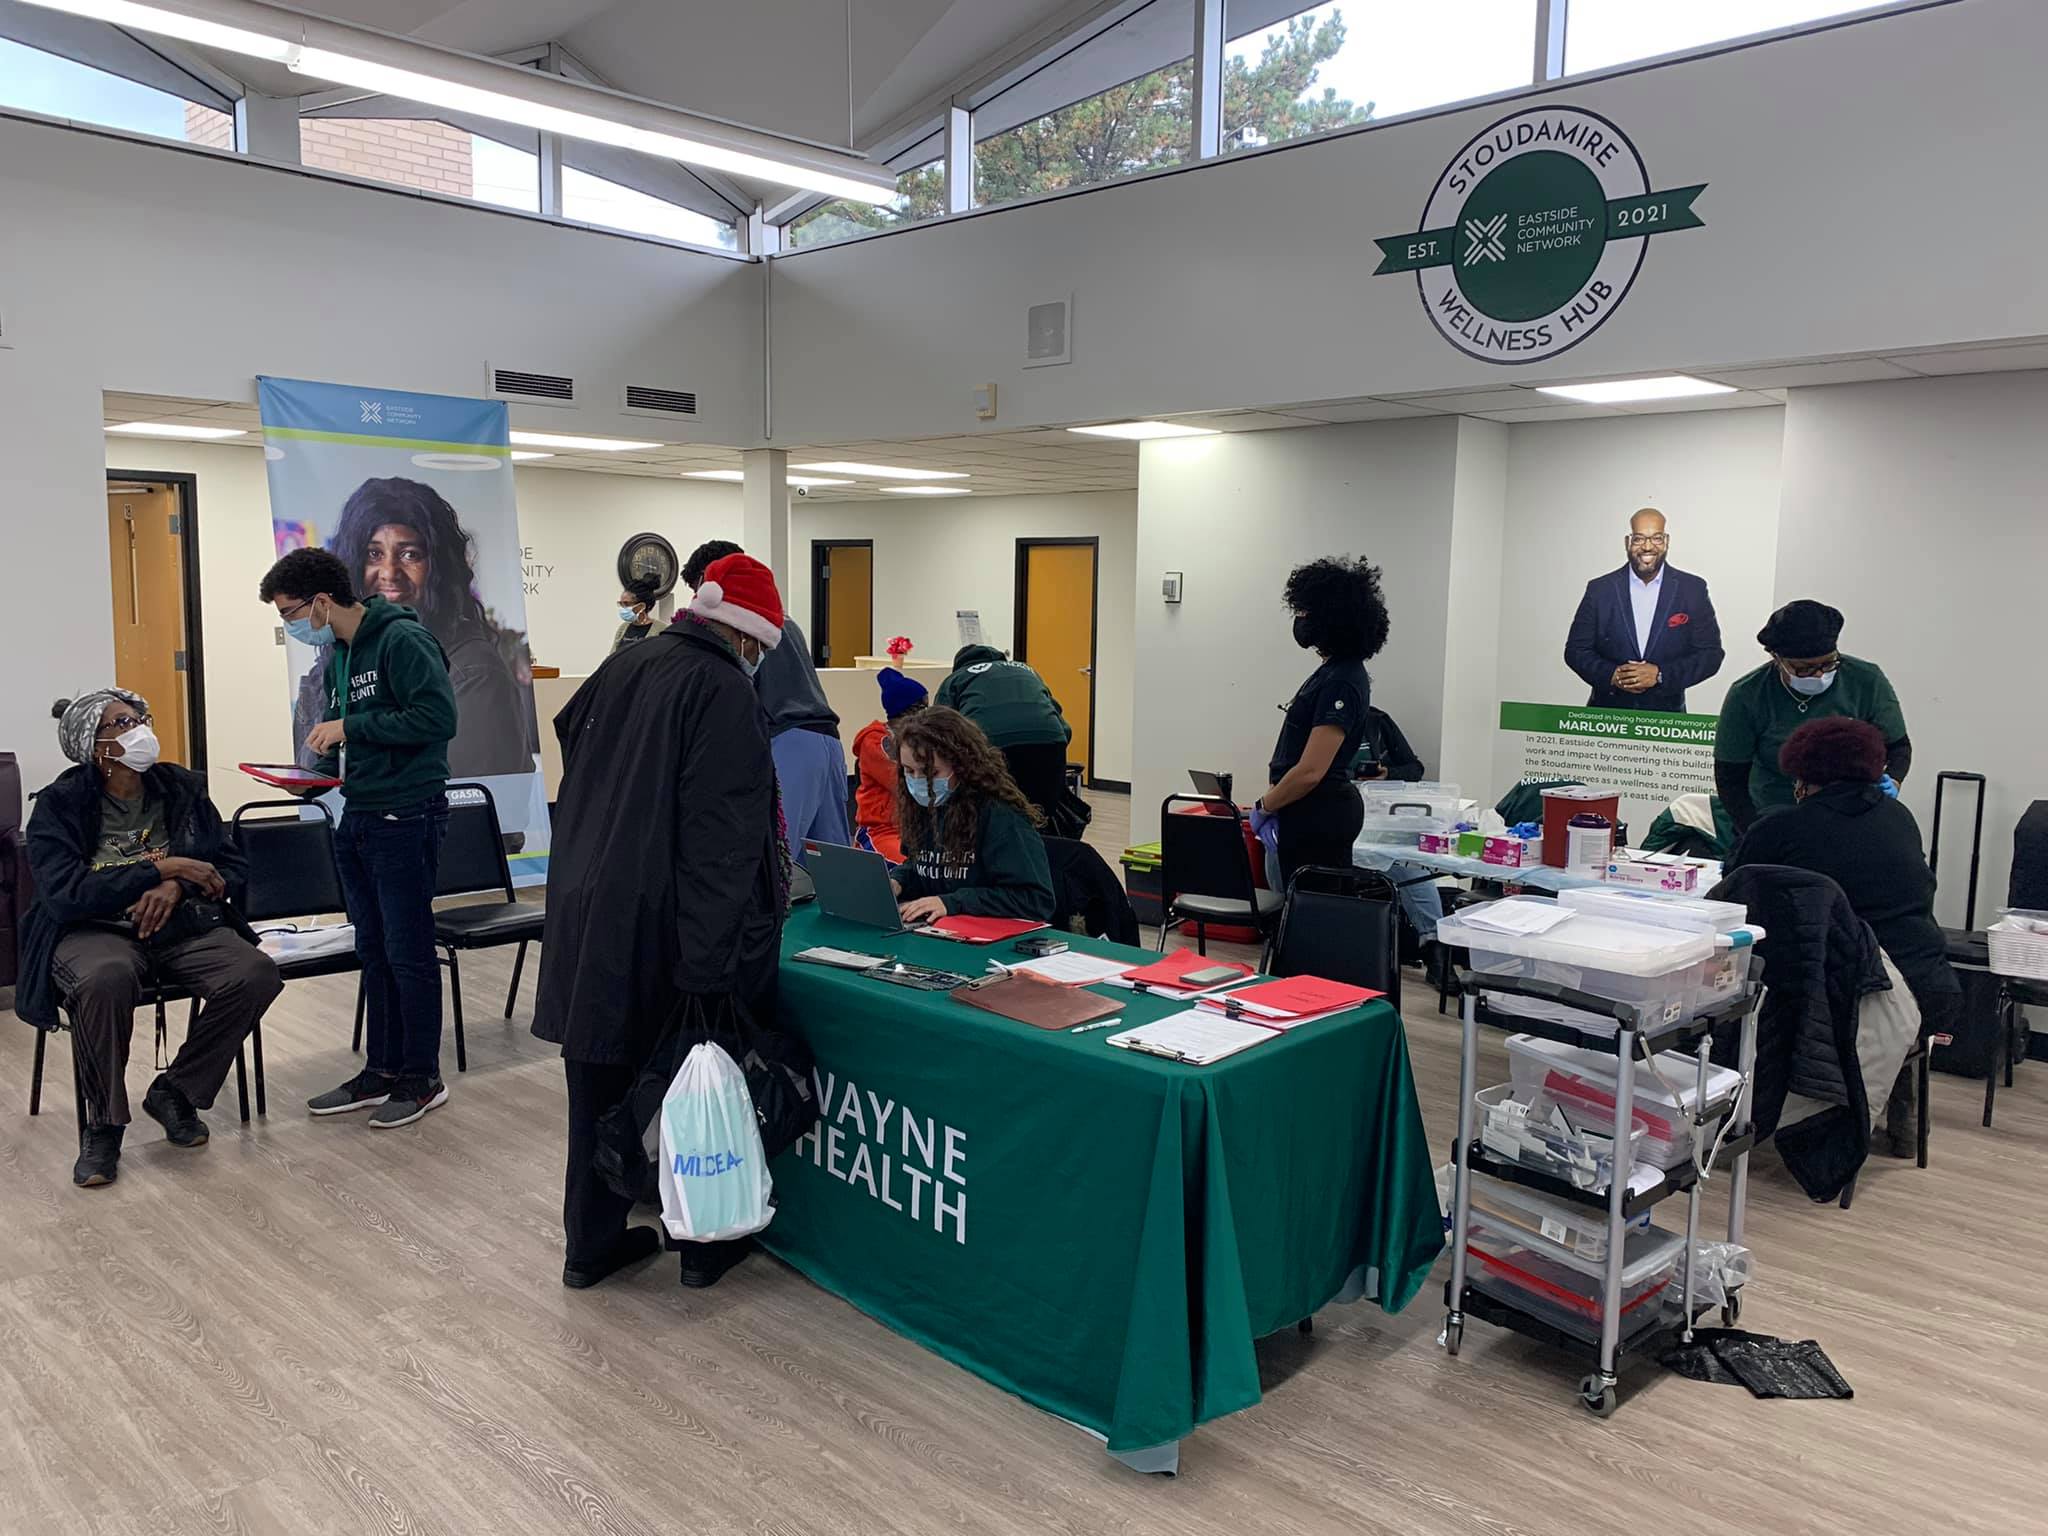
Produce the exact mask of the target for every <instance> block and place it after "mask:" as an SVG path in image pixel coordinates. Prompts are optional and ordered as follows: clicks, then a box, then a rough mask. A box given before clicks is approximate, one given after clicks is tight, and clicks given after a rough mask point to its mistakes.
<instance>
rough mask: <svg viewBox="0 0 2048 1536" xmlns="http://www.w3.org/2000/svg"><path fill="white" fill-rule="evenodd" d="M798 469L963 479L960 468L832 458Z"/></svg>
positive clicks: (867, 477)
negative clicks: (822, 462) (923, 467)
mask: <svg viewBox="0 0 2048 1536" xmlns="http://www.w3.org/2000/svg"><path fill="white" fill-rule="evenodd" d="M797 468H798V469H802V470H822V471H823V472H824V473H826V474H828V475H856V476H858V477H860V478H861V479H863V480H965V479H967V478H968V476H967V472H966V471H965V470H960V469H906V468H904V467H903V466H902V465H900V464H855V463H852V462H850V461H847V460H834V461H833V462H831V463H829V464H799V465H797Z"/></svg>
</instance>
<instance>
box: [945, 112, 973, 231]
mask: <svg viewBox="0 0 2048 1536" xmlns="http://www.w3.org/2000/svg"><path fill="white" fill-rule="evenodd" d="M973 206H974V114H973V113H972V112H970V111H968V110H967V108H965V107H963V106H960V105H959V104H957V103H955V104H954V105H952V106H950V107H948V108H946V212H948V213H965V212H967V211H968V209H970V208H972V207H973Z"/></svg>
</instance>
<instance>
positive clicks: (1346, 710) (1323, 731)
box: [1252, 556, 1387, 881]
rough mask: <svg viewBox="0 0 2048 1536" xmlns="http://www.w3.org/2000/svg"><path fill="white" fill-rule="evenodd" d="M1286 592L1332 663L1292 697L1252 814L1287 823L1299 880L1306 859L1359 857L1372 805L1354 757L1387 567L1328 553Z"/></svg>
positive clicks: (1297, 625) (1283, 854) (1303, 633)
mask: <svg viewBox="0 0 2048 1536" xmlns="http://www.w3.org/2000/svg"><path fill="white" fill-rule="evenodd" d="M1285 601H1286V603H1287V606H1288V607H1289V608H1291V609H1293V610H1294V643H1295V644H1296V645H1299V646H1301V647H1302V648H1303V649H1305V650H1311V651H1314V652H1315V653H1316V654H1317V655H1318V656H1320V657H1321V658H1322V659H1323V664H1322V665H1321V666H1319V667H1317V668H1316V669H1315V671H1313V672H1311V673H1310V674H1309V675H1308V681H1307V682H1305V683H1303V684H1302V685H1301V689H1300V691H1299V692H1297V693H1296V694H1295V695H1294V699H1293V702H1291V703H1290V704H1288V706H1287V719H1286V722H1285V723H1284V724H1283V725H1282V726H1281V727H1280V739H1279V740H1278V741H1277V742H1275V743H1274V745H1273V761H1272V762H1271V763H1270V764H1269V765H1268V767H1267V774H1266V777H1267V779H1268V781H1269V782H1270V784H1271V786H1272V787H1271V788H1269V789H1268V790H1267V791H1266V793H1265V795H1264V797H1263V798H1261V799H1260V801H1259V803H1258V804H1257V805H1256V806H1254V807H1253V811H1252V814H1253V819H1254V821H1255V822H1260V824H1261V825H1263V822H1262V821H1260V818H1262V817H1264V816H1270V817H1272V818H1273V819H1274V820H1275V821H1277V822H1278V823H1279V832H1280V873H1281V876H1282V878H1283V879H1285V880H1288V881H1292V880H1293V878H1294V872H1295V871H1296V870H1297V869H1300V868H1301V867H1302V866H1303V865H1307V864H1330V865H1335V866H1336V867H1338V868H1340V869H1348V868H1349V867H1350V866H1351V845H1352V844H1353V843H1355V842H1356V841H1357V840H1358V833H1359V829H1360V828H1361V827H1362V826H1363V825H1364V822H1365V805H1364V802H1363V801H1361V800H1360V799H1359V795H1358V790H1357V789H1356V788H1355V787H1353V785H1352V783H1351V759H1352V758H1353V757H1354V756H1355V755H1356V754H1357V752H1358V742H1359V738H1360V737H1361V736H1362V735H1364V733H1365V728H1366V721H1367V709H1368V706H1369V705H1370V704H1371V703H1372V680H1371V679H1370V678H1368V677H1367V676H1366V673H1365V662H1366V660H1367V658H1368V657H1372V656H1376V655H1378V654H1379V651H1380V647H1381V646H1383V645H1385V644H1386V643H1387V603H1386V598H1385V597H1384V596H1383V595H1382V594H1381V592H1380V571H1379V567H1378V566H1376V565H1373V564H1371V563H1370V562H1369V561H1367V560H1364V559H1362V558H1361V559H1355V560H1347V559H1343V558H1339V557H1334V556H1333V557H1329V558H1325V559H1322V560H1311V561H1310V562H1309V563H1308V564H1307V565H1301V566H1296V567H1295V568H1294V570H1293V571H1292V572H1290V573H1289V575H1288V577H1287V591H1286V598H1285Z"/></svg>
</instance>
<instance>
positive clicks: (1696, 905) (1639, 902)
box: [1557, 885, 1749, 933]
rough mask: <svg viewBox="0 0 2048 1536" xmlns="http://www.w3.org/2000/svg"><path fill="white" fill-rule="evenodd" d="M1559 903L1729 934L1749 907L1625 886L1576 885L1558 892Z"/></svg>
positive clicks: (1607, 914)
mask: <svg viewBox="0 0 2048 1536" xmlns="http://www.w3.org/2000/svg"><path fill="white" fill-rule="evenodd" d="M1557 899H1558V902H1559V904H1560V905H1562V906H1567V907H1576V908H1578V909H1579V910H1580V911H1582V912H1592V913H1596V914H1598V915H1599V916H1601V917H1619V918H1624V919H1626V920H1627V921H1629V922H1633V923H1653V924H1655V925H1657V926H1659V927H1664V928H1703V929H1705V930H1706V931H1707V932H1708V933H1732V932H1734V930H1736V929H1737V928H1740V927H1741V926H1742V925H1743V924H1744V923H1746V922H1748V921H1749V909H1748V908H1746V907H1744V906H1743V904H1742V903H1741V902H1739V901H1708V900H1707V899H1706V898H1704V897H1694V896H1660V895H1657V894H1656V893H1655V892H1652V891H1640V890H1634V889H1631V888H1630V887H1628V886H1598V885H1582V886H1576V887H1574V888H1573V889H1571V890H1569V891H1559V892H1558V894H1557Z"/></svg>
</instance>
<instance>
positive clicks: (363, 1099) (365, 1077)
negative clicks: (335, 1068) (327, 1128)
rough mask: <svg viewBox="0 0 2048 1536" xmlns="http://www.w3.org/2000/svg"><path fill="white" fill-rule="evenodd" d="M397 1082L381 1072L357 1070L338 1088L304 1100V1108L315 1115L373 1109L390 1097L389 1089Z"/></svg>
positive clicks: (341, 1113) (343, 1113)
mask: <svg viewBox="0 0 2048 1536" xmlns="http://www.w3.org/2000/svg"><path fill="white" fill-rule="evenodd" d="M397 1082H398V1079H397V1078H395V1077H386V1076H385V1075H384V1074H383V1073H381V1072H368V1071H364V1072H358V1073H357V1074H356V1075H355V1076H354V1077H352V1078H350V1079H349V1080H348V1081H347V1082H345V1083H343V1084H342V1085H341V1086H340V1087H339V1088H330V1089H328V1090H327V1091H326V1092H325V1093H322V1094H316V1095H315V1096H314V1097H312V1098H310V1099H308V1100H306V1108H307V1109H309V1110H311V1111H312V1112H313V1113H314V1114H316V1115H345V1114H348V1113H349V1112H350V1111H352V1110H358V1109H375V1108H376V1107H377V1106H378V1105H379V1104H382V1103H383V1102H384V1101H385V1100H386V1099H388V1098H390V1097H391V1090H392V1088H393V1086H394V1085H396V1083H397Z"/></svg>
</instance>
